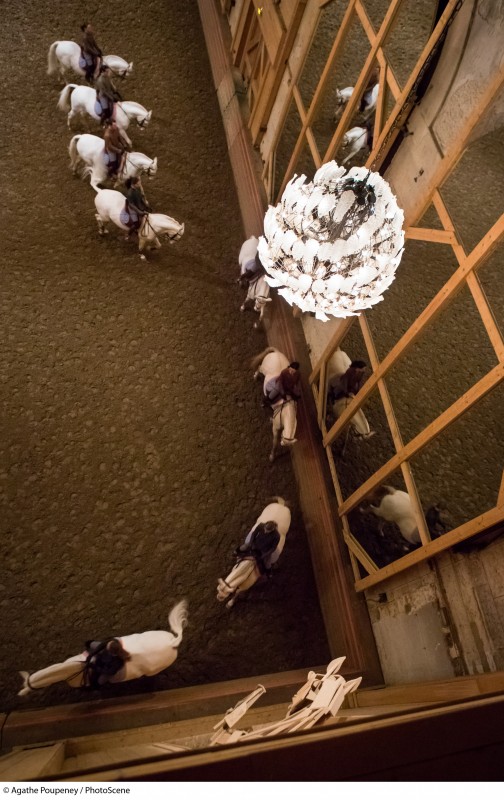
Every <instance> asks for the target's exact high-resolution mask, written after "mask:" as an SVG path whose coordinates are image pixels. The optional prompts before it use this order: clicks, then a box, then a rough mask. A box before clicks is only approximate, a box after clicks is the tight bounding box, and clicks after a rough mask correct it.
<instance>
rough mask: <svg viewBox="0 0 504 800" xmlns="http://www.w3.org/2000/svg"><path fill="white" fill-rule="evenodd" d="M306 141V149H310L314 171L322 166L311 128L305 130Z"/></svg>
mask: <svg viewBox="0 0 504 800" xmlns="http://www.w3.org/2000/svg"><path fill="white" fill-rule="evenodd" d="M306 140H307V142H308V147H309V148H310V152H311V155H312V158H313V161H314V163H315V167H316V169H319V167H321V166H322V159H321V157H320V153H319V149H318V147H317V142H316V141H315V137H314V135H313V131H312V129H311V128H307V129H306Z"/></svg>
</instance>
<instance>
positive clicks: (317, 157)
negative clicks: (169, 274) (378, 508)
mask: <svg viewBox="0 0 504 800" xmlns="http://www.w3.org/2000/svg"><path fill="white" fill-rule="evenodd" d="M402 3H403V0H391V2H390V3H389V7H388V11H387V13H386V15H385V17H384V19H383V22H382V24H381V26H380V28H379V30H378V31H377V32H376V33H375V31H374V29H373V26H372V24H371V22H370V20H369V18H368V16H367V14H366V10H365V0H349V2H348V5H347V9H346V12H345V15H344V17H343V20H342V22H341V25H340V28H339V30H338V33H337V35H336V37H335V40H334V43H333V46H332V48H331V51H330V54H329V57H328V60H327V62H326V65H325V67H324V69H323V71H322V73H321V76H320V79H319V81H318V85H317V88H316V90H315V93H314V95H313V99H312V101H311V104H310V106H309V107H308V108H305V106H304V103H303V100H302V96H301V92H300V91H299V88H298V83H297V80H295V79H293V80H292V86H291V94H290V96H291V98H293V100H294V102H295V105H296V108H297V111H298V113H299V117H300V120H301V131H300V134H299V137H298V139H297V141H296V144H295V146H294V149H293V151H292V153H291V158H290V161H289V165H288V167H287V171H286V173H285V175H284V176H283V180H282V182H281V187H280V191H279V196H280V195H281V193H282V192H283V190H284V188H285V186H286V184H287V182H288V180H289V179H290V178H291V176H292V174H293V173H294V170H295V168H296V164H297V162H298V160H299V158H300V156H301V153H302V150H303V148H304V146H305V143H307V144H308V146H309V149H310V152H311V155H312V158H313V161H314V164H315V167H316V168H317V169H318V168H319V167H320V166H321V165H322V163H325V162H327V161H329V160H331V159H332V158H333V157H334V155H335V153H336V152H337V150H338V148H339V146H340V144H341V140H342V137H343V136H344V133H345V131H346V130H347V128H348V127H349V124H350V121H351V119H352V117H353V115H354V113H355V111H356V108H357V104H358V102H359V98H360V96H361V94H362V91H363V90H364V88H365V86H366V85H367V82H368V80H369V77H370V75H371V73H372V70H373V67H374V65H375V64H376V62H378V64H379V66H380V92H379V97H378V104H377V108H376V115H375V128H374V146H373V150H372V152H371V153H370V155H369V158H368V159H367V162H366V166H368V167H369V168H372V169H374V170H378V169H379V167H380V166H381V164H383V161H384V159H385V157H386V155H387V153H388V152H389V150H390V147H391V146H392V144H393V142H394V140H395V138H396V137H397V135H398V134H399V132H400V129H401V127H402V125H403V124H404V121H405V119H406V117H407V115H408V114H409V112H410V110H411V108H412V106H413V102H414V99H415V96H414V88H415V86H416V83H417V82H418V80H419V77H420V76H421V75H422V72H423V70H424V68H425V65H426V64H427V62H428V61H429V60H430V58H431V56H432V53H433V51H434V49H435V48H436V45H437V44H438V42H439V40H440V38H441V37H442V36H443V34H444V33H445V30H446V27H447V25H448V24H449V22H450V20H451V18H452V16H453V14H454V12H456V9H457V7H458V5H459V2H458V0H449V2H448V4H447V6H446V9H445V11H444V12H443V14H442V16H441V18H440V19H439V21H438V23H437V25H436V27H435V29H434V30H433V32H432V34H431V36H430V37H429V40H428V42H427V44H426V45H425V47H424V49H423V51H422V53H421V55H420V57H419V58H418V60H417V63H416V65H415V67H414V69H413V70H412V72H411V74H410V76H409V78H408V80H407V81H406V83H405V85H404V86H403V88H401V87H400V86H399V83H398V81H397V80H396V78H395V75H394V72H393V69H392V67H391V65H390V63H388V61H387V57H386V54H385V50H384V45H385V43H386V40H387V36H389V35H390V32H391V31H392V29H393V25H394V21H395V20H396V18H397V15H398V12H399V10H400V8H401V5H402ZM323 5H325V3H322V2H321V3H320V6H321V7H322V6H323ZM355 19H358V20H359V22H360V24H361V25H362V28H363V30H364V31H365V33H366V35H367V38H368V40H369V44H370V50H369V52H368V55H367V58H366V60H365V63H364V65H363V67H362V70H361V72H360V75H359V78H358V80H357V82H356V84H355V89H354V92H353V94H352V97H351V98H350V100H349V102H348V103H347V105H346V106H345V109H344V111H343V113H342V115H341V118H340V120H339V123H338V125H337V127H336V130H335V132H334V134H333V136H332V139H331V141H330V143H329V146H328V147H327V150H326V152H325V153H322V154H321V153H320V152H319V150H318V147H317V143H316V140H315V136H314V134H313V130H312V125H313V122H314V120H315V119H316V115H317V110H318V108H319V106H320V103H321V102H322V98H323V94H324V90H325V88H326V85H327V83H328V79H329V76H330V74H331V72H332V70H333V68H334V64H335V62H336V59H337V58H338V56H339V54H340V53H341V48H342V47H343V45H344V42H345V38H346V36H347V35H348V32H349V29H350V26H351V24H352V22H353V21H354V20H355ZM503 85H504V67H501V68H500V70H499V71H498V72H497V73H496V74H495V76H494V77H493V79H492V81H491V82H490V84H489V86H488V87H487V89H486V91H485V92H484V94H483V95H482V97H481V99H480V101H479V103H478V104H477V106H476V107H475V109H474V111H473V112H472V113H471V115H470V116H469V118H468V119H467V121H466V123H465V124H464V126H463V128H462V130H461V131H460V132H459V135H458V137H457V141H456V143H455V144H454V145H453V146H452V147H451V148H450V152H449V153H448V154H447V155H446V157H445V158H443V159H442V160H441V161H440V163H439V166H438V168H437V171H436V172H435V174H434V175H433V177H432V179H431V181H430V183H429V185H428V186H427V187H426V190H425V192H424V193H422V197H421V200H420V201H419V204H418V206H417V207H416V208H415V209H414V211H413V212H411V213H410V215H409V219H407V220H406V238H408V239H417V240H420V241H424V242H432V243H435V244H443V245H446V246H449V247H451V248H452V250H453V252H454V255H455V258H456V261H457V264H458V267H457V269H456V271H455V272H454V273H453V275H452V276H451V277H450V279H449V280H448V281H447V282H446V283H445V285H444V286H443V287H442V289H441V290H440V291H439V292H438V294H437V295H436V296H435V297H434V299H433V300H432V301H431V302H430V303H429V305H428V306H427V307H426V308H425V309H424V310H423V311H422V313H421V314H420V315H419V317H418V318H417V319H416V320H415V321H414V322H413V324H412V325H411V327H410V328H409V330H408V331H407V332H406V333H405V334H404V335H403V336H402V338H401V339H400V340H399V341H398V342H397V344H396V345H395V346H394V347H393V348H392V349H391V350H390V352H389V353H387V355H386V356H385V357H384V358H383V359H382V360H380V359H379V358H378V355H377V349H376V347H375V344H374V341H373V337H372V335H371V331H370V329H369V326H368V324H367V320H366V315H365V314H364V313H363V314H361V316H360V317H359V324H360V328H361V332H362V335H363V338H364V342H365V345H366V348H367V351H368V357H369V363H370V365H371V367H372V369H373V374H372V375H371V377H370V378H369V379H368V380H367V381H366V383H365V384H364V386H363V387H362V389H361V390H360V391H359V393H358V395H357V396H356V397H355V399H354V400H353V402H352V403H351V404H350V405H349V407H348V408H347V409H346V411H345V412H344V413H343V414H342V415H341V417H339V419H338V420H337V421H336V422H335V423H334V425H333V426H332V427H331V428H330V429H329V430H327V429H326V426H325V412H326V409H325V404H326V394H327V390H326V367H327V363H328V360H329V358H330V356H331V355H332V353H333V352H334V350H335V349H336V347H338V345H339V344H340V343H341V341H342V340H343V338H344V336H345V334H346V333H347V331H348V329H349V326H350V324H351V322H352V320H346V321H345V322H344V323H343V324H342V325H341V326H340V327H339V328H338V330H337V332H336V333H335V335H334V336H333V338H332V339H331V340H330V341H329V343H328V345H327V347H326V348H325V350H324V352H323V354H322V356H321V357H320V359H319V360H318V362H317V364H316V365H315V367H314V369H313V372H312V374H311V376H310V383H311V385H312V389H313V393H314V398H315V403H316V407H317V416H318V422H319V426H320V428H321V430H322V434H323V444H324V447H325V449H326V453H327V457H328V460H329V466H330V469H331V474H332V477H333V482H334V488H335V492H336V498H337V501H338V512H339V516H340V518H341V523H342V528H343V536H344V539H345V542H346V544H347V545H348V548H349V550H350V555H351V559H352V566H353V570H354V577H355V587H356V589H358V590H363V589H366V588H368V587H370V586H372V585H374V584H376V583H378V582H380V581H382V580H384V579H385V578H388V577H390V576H391V575H393V574H395V573H397V572H400V571H401V570H403V569H406V568H408V567H410V566H412V565H413V564H415V563H418V562H420V561H423V560H425V559H427V558H430V557H431V556H433V555H434V554H436V553H439V552H441V551H442V550H445V549H447V548H448V547H450V546H452V545H453V544H455V543H457V542H460V541H462V540H464V539H467V538H469V537H471V536H474V535H475V534H477V533H479V532H481V531H482V530H484V529H485V528H487V527H489V526H490V525H493V524H495V523H497V522H500V521H501V520H502V519H504V475H503V479H502V485H501V491H500V493H499V497H498V500H497V505H496V507H495V508H494V509H491V510H490V511H487V512H485V513H484V514H481V515H480V516H479V517H477V518H476V519H473V520H471V521H470V522H468V523H466V524H464V525H462V526H460V527H458V528H456V529H455V530H452V531H450V532H449V533H447V534H444V535H443V536H441V537H440V538H439V539H437V540H436V541H431V540H430V536H429V532H428V529H427V525H426V522H425V518H424V514H423V511H422V507H421V504H420V500H419V496H418V492H417V489H416V486H415V482H414V479H413V476H412V473H411V468H410V461H411V459H412V458H413V456H414V455H416V454H417V453H418V452H420V451H421V450H422V449H423V448H424V447H426V446H427V445H428V444H429V443H430V442H432V441H433V440H434V439H435V438H436V437H437V436H439V435H440V433H441V432H442V431H443V430H445V429H446V428H447V427H448V426H449V425H451V424H452V423H453V422H454V421H455V420H456V419H458V418H459V417H460V416H461V415H462V414H463V413H465V412H466V411H467V410H468V409H470V408H471V407H472V406H473V405H474V404H475V403H477V402H478V401H479V400H480V399H481V398H482V397H484V396H485V395H486V394H487V393H488V392H490V391H492V389H494V388H495V387H496V386H497V385H498V384H499V383H500V382H501V381H502V380H503V378H504V341H503V338H502V334H501V332H500V330H499V328H498V326H497V324H496V322H495V320H494V317H493V315H492V312H491V309H490V308H489V306H488V302H487V300H486V297H485V294H484V292H483V290H482V288H481V286H480V283H479V280H478V277H477V271H478V269H479V268H480V267H481V266H482V264H483V263H484V261H485V260H486V259H487V258H488V257H489V255H490V254H491V253H492V251H493V250H494V249H495V247H496V246H497V245H498V244H499V243H500V242H501V241H502V236H503V233H504V215H503V216H501V217H500V219H498V220H497V222H496V223H495V224H494V225H493V226H492V228H491V229H490V230H489V231H488V233H487V234H486V236H484V237H483V239H482V240H481V241H480V242H479V243H478V244H477V246H476V247H475V248H474V249H473V250H472V252H470V253H466V252H465V250H464V248H463V246H462V244H461V242H460V241H459V238H458V237H457V234H456V231H455V226H454V224H453V221H452V219H451V217H450V214H449V212H448V210H447V208H446V207H445V205H444V203H443V200H442V197H441V195H440V193H439V188H440V186H442V184H443V183H444V181H445V180H446V179H447V177H448V176H449V175H450V173H451V171H452V170H453V169H454V167H455V166H456V164H457V162H458V161H459V159H460V158H461V156H462V154H463V152H464V150H465V149H466V147H467V146H468V145H469V142H470V137H471V134H472V131H473V130H474V128H475V126H476V123H477V122H478V120H480V119H481V117H482V115H483V114H484V113H485V112H486V111H487V110H488V109H489V108H490V106H491V104H492V103H493V101H494V100H495V98H496V97H497V95H498V93H499V91H500V90H501V89H502V87H503ZM386 87H387V90H388V91H389V92H390V93H391V95H392V97H393V98H394V106H393V108H392V111H391V112H390V114H389V115H388V116H386V111H385V95H386V92H385V88H386ZM271 159H274V152H273V153H272V155H271V158H270V159H269V160H267V161H266V164H265V170H264V173H263V177H264V178H265V180H266V182H267V188H268V187H269V191H270V194H269V195H268V196H270V197H271V189H272V185H273V177H272V174H273V166H272V163H274V162H272V160H271ZM277 199H278V198H277ZM431 203H432V204H433V205H434V208H435V210H436V212H437V214H438V216H439V219H440V221H441V224H442V229H441V230H437V229H430V228H422V227H420V226H419V225H418V220H420V219H422V217H423V215H424V213H425V211H426V209H427V208H428V206H429V205H430V204H431ZM463 287H468V289H469V291H470V293H471V296H472V298H473V301H474V303H475V305H476V307H477V309H478V312H479V314H480V316H481V319H482V322H483V325H484V327H485V330H486V332H487V334H488V337H489V339H490V342H491V343H492V346H493V348H494V350H495V353H496V356H497V361H498V363H497V366H495V367H494V368H493V369H492V370H491V371H490V372H489V373H488V374H487V375H485V376H484V377H483V378H482V379H481V380H479V381H478V382H477V383H476V384H475V385H474V386H472V387H471V388H470V389H469V390H468V391H467V392H466V393H465V394H464V395H463V396H462V397H460V398H459V399H458V400H457V401H456V402H454V403H453V404H452V405H451V406H450V407H449V408H448V409H446V410H445V411H444V412H443V413H442V414H441V415H440V416H439V417H438V418H437V419H435V420H434V421H433V422H432V423H431V424H430V425H428V426H427V427H426V428H425V429H424V430H423V431H421V433H419V434H418V435H417V436H416V437H415V438H414V439H413V440H411V441H409V442H407V443H404V442H403V439H402V436H401V432H400V430H399V426H398V423H397V420H396V417H395V414H394V410H393V407H392V403H391V401H390V397H389V394H388V391H387V387H386V384H385V380H384V378H385V376H386V375H387V373H388V372H389V371H390V370H391V369H392V368H393V367H394V365H395V364H397V362H398V361H399V359H401V358H402V357H403V356H404V355H405V353H406V352H407V351H408V349H409V348H411V347H412V346H413V344H414V343H415V342H416V341H417V340H418V338H419V337H420V336H421V335H422V334H423V333H424V331H425V329H426V327H427V325H430V324H431V323H432V322H433V320H434V319H435V318H436V317H437V316H438V315H439V314H441V313H443V312H445V311H446V309H447V308H448V306H449V304H450V302H451V301H452V300H453V299H454V297H455V296H456V295H457V293H458V292H459V291H460V290H461V289H462V288H463ZM375 388H376V389H377V390H378V392H379V394H380V397H381V400H382V403H383V407H384V410H385V414H386V417H387V421H388V425H389V428H390V432H391V436H392V440H393V443H394V447H395V450H396V453H395V455H394V456H393V457H392V458H391V459H389V461H388V462H387V463H386V464H384V465H383V466H382V467H381V468H380V469H379V470H378V471H377V472H375V473H374V474H373V475H372V476H371V477H370V478H369V479H368V480H367V481H365V483H363V484H362V485H361V486H359V488H358V489H357V490H356V491H354V492H353V494H352V495H350V497H348V498H347V499H346V500H343V496H342V493H341V489H340V485H339V481H338V475H337V466H336V464H335V461H334V457H333V453H332V448H331V444H332V442H334V441H335V439H336V438H337V437H338V436H339V435H340V434H341V433H342V431H344V429H345V428H346V427H347V426H348V424H349V422H350V420H351V418H352V416H353V415H354V414H355V412H356V411H357V410H358V409H359V408H360V407H361V406H362V405H363V404H364V403H365V401H366V399H368V398H369V396H370V394H371V392H372V391H373V390H374V389H375ZM398 469H400V470H401V473H402V477H403V479H404V482H405V485H406V488H407V491H408V493H409V495H410V498H411V501H412V504H413V508H414V513H415V517H416V520H417V523H418V529H419V533H420V538H421V542H422V544H421V546H420V548H418V549H417V550H415V551H414V552H412V553H410V554H408V555H406V556H404V557H402V558H401V559H399V560H398V561H396V562H394V563H393V564H391V565H389V566H387V567H385V568H382V569H379V568H378V567H377V565H376V564H375V563H374V562H373V561H372V559H371V558H370V557H369V556H368V555H367V553H365V551H364V550H363V548H362V547H361V545H360V544H359V543H358V542H357V540H356V539H355V538H354V537H353V536H352V533H351V530H350V525H349V521H348V514H349V512H350V511H351V510H352V509H354V508H355V507H356V506H357V505H358V504H359V503H360V502H361V501H362V499H363V498H364V497H365V496H366V495H367V494H368V492H370V491H371V490H372V489H373V488H375V487H376V486H378V485H379V484H381V483H383V481H386V479H387V478H388V477H389V476H390V475H392V473H394V472H395V471H396V470H398ZM361 567H363V568H364V570H365V571H366V572H367V573H368V577H365V578H362V576H361V569H360V568H361Z"/></svg>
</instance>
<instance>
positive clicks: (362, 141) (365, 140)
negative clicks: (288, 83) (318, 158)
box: [334, 83, 380, 164]
mask: <svg viewBox="0 0 504 800" xmlns="http://www.w3.org/2000/svg"><path fill="white" fill-rule="evenodd" d="M379 90H380V84H379V83H375V84H374V85H373V86H371V87H370V88H369V89H368V90H367V91H366V92H364V95H363V97H362V121H363V122H364V125H356V126H355V127H354V128H349V129H348V130H347V131H346V132H345V135H344V136H343V139H342V140H341V145H342V147H343V148H344V149H345V150H346V151H347V152H346V155H345V158H344V159H343V160H342V162H341V163H342V164H346V163H347V161H350V160H351V159H352V158H355V156H356V155H357V154H358V153H360V151H361V150H365V149H366V148H368V149H369V150H371V148H372V145H373V133H372V126H371V123H370V117H371V115H372V114H373V113H374V111H375V110H376V103H377V102H378V93H379ZM353 93H354V87H353V86H347V87H346V88H345V89H336V111H335V112H334V121H335V122H336V121H337V120H338V118H339V116H340V114H341V112H342V111H343V109H344V107H345V106H346V104H347V103H348V101H349V100H350V98H351V97H352V95H353Z"/></svg>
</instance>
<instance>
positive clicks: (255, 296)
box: [238, 236, 271, 329]
mask: <svg viewBox="0 0 504 800" xmlns="http://www.w3.org/2000/svg"><path fill="white" fill-rule="evenodd" d="M258 244H259V240H258V239H257V237H256V236H250V237H249V238H248V239H247V240H246V241H245V242H243V244H242V246H241V249H240V254H239V256H238V263H239V265H240V279H239V281H238V282H239V283H240V284H241V285H242V286H243V287H244V286H247V296H246V298H245V300H244V301H243V303H242V304H241V306H240V311H246V310H247V308H250V307H252V308H253V309H254V311H257V313H258V314H259V319H258V320H256V322H255V323H254V328H256V329H257V328H260V327H261V325H262V324H263V322H264V312H265V310H266V305H267V304H268V303H271V297H270V296H269V295H270V286H269V283H267V282H266V278H265V276H264V273H263V268H262V265H261V263H260V262H259V264H258V263H257V259H256V256H257V245H258Z"/></svg>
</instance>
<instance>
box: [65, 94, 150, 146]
mask: <svg viewBox="0 0 504 800" xmlns="http://www.w3.org/2000/svg"><path fill="white" fill-rule="evenodd" d="M96 105H97V100H96V90H95V89H92V88H91V87H90V86H78V85H77V84H76V83H67V85H66V86H65V88H64V89H62V91H61V92H60V96H59V100H58V108H60V109H61V110H62V111H68V112H69V113H68V117H67V124H68V127H70V122H71V120H72V119H73V117H75V116H76V115H77V114H89V116H90V117H92V118H93V119H94V120H96V121H97V122H100V114H99V113H97V111H96ZM114 116H115V121H116V123H117V127H118V128H119V130H120V131H121V134H122V136H123V137H124V140H125V141H126V142H127V143H128V145H129V146H130V147H131V139H130V138H129V136H128V135H127V133H126V129H127V128H128V126H129V124H130V122H131V121H132V120H135V122H136V123H137V125H138V126H139V127H140V128H145V127H146V126H147V125H148V124H149V122H150V119H151V117H152V111H147V109H146V108H144V107H143V106H141V105H140V103H135V102H133V100H123V101H121V102H120V103H115V106H114Z"/></svg>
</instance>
